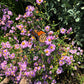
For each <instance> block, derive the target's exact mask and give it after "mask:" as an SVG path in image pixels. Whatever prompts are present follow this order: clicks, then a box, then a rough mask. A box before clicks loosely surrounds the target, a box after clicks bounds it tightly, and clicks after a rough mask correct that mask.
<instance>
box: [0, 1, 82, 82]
mask: <svg viewBox="0 0 84 84" xmlns="http://www.w3.org/2000/svg"><path fill="white" fill-rule="evenodd" d="M38 1H39V2H41V0H38ZM44 17H45V15H44V14H43V15H41V13H40V12H39V11H38V8H35V7H34V6H31V5H29V6H27V7H26V12H25V13H24V15H18V17H17V18H16V22H17V23H15V24H14V25H13V26H12V27H11V29H10V31H9V33H7V34H6V35H5V36H4V37H8V41H7V42H2V43H1V48H0V72H1V74H0V77H2V79H3V78H5V77H6V78H10V80H12V83H15V84H21V83H22V80H27V79H28V80H30V81H29V84H56V83H57V81H58V78H59V76H60V75H61V74H62V73H64V72H65V71H66V70H67V73H68V72H69V71H70V73H69V74H72V73H73V71H75V70H76V69H77V66H79V62H80V61H81V60H83V59H82V57H81V56H83V50H82V49H81V48H80V47H77V46H75V44H74V41H72V42H71V43H69V44H68V43H66V42H65V39H68V40H70V38H69V35H70V34H72V33H73V32H72V28H70V29H69V30H66V29H65V28H61V29H60V30H57V31H56V32H54V31H53V30H52V27H53V26H52V24H47V23H46V20H45V19H44ZM31 29H32V30H34V29H37V30H40V29H41V30H42V31H43V32H45V33H46V40H45V41H44V42H43V43H42V42H40V41H39V40H37V39H36V37H35V36H34V34H32V33H31ZM61 34H62V37H60V35H61ZM79 58H80V59H79ZM60 80H61V79H60ZM27 83H28V82H27Z"/></svg>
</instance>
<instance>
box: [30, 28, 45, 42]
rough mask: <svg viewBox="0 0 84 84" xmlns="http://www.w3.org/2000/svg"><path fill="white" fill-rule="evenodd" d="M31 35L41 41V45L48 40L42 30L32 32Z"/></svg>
mask: <svg viewBox="0 0 84 84" xmlns="http://www.w3.org/2000/svg"><path fill="white" fill-rule="evenodd" d="M31 34H32V35H34V36H35V37H36V38H37V40H39V42H41V43H43V42H45V40H46V33H45V32H44V31H42V30H37V29H34V30H31Z"/></svg>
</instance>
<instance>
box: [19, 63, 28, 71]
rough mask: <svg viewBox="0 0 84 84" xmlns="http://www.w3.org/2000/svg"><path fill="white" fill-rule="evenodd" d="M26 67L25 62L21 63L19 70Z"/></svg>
mask: <svg viewBox="0 0 84 84" xmlns="http://www.w3.org/2000/svg"><path fill="white" fill-rule="evenodd" d="M26 68H27V64H26V63H25V62H24V63H21V65H20V70H26Z"/></svg>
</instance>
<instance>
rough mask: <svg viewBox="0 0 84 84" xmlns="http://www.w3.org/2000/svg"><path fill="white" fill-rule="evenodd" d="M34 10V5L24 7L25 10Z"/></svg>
mask: <svg viewBox="0 0 84 84" xmlns="http://www.w3.org/2000/svg"><path fill="white" fill-rule="evenodd" d="M34 10H35V8H34V6H31V5H29V6H27V7H26V11H27V12H32V11H34Z"/></svg>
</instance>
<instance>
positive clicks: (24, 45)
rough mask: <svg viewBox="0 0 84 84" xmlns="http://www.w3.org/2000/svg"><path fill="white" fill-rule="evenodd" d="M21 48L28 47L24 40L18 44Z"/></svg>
mask: <svg viewBox="0 0 84 84" xmlns="http://www.w3.org/2000/svg"><path fill="white" fill-rule="evenodd" d="M20 45H21V48H23V49H24V48H27V47H28V42H27V41H26V40H24V41H22V43H21V44H20Z"/></svg>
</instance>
